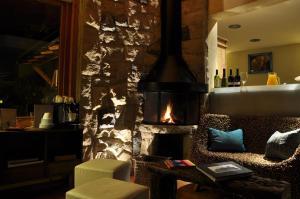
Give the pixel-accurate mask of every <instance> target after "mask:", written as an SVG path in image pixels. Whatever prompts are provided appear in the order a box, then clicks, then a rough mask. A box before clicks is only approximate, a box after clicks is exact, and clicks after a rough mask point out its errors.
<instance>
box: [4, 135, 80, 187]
mask: <svg viewBox="0 0 300 199" xmlns="http://www.w3.org/2000/svg"><path fill="white" fill-rule="evenodd" d="M81 161H82V130H79V129H78V130H73V129H50V130H42V129H40V130H32V131H31V130H26V131H0V176H1V177H0V192H1V191H3V190H6V189H13V188H18V187H22V186H26V185H27V184H30V185H31V184H34V183H39V182H48V181H51V180H49V179H52V180H53V179H56V178H57V179H61V178H64V179H67V180H68V179H73V178H72V177H73V173H74V172H73V171H74V167H75V166H76V165H77V164H79V163H80V162H81ZM69 186H72V180H71V181H69Z"/></svg>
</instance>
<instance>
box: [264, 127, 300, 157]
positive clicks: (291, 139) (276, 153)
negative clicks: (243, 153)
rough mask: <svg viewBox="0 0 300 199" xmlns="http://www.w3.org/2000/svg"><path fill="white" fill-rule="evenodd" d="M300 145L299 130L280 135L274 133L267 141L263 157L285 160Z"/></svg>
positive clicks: (277, 132)
mask: <svg viewBox="0 0 300 199" xmlns="http://www.w3.org/2000/svg"><path fill="white" fill-rule="evenodd" d="M299 144H300V129H296V130H293V131H289V132H285V133H280V132H279V131H276V132H275V133H273V135H271V137H270V138H269V140H268V141H267V145H266V151H265V157H266V158H275V159H282V160H284V159H287V158H289V157H291V156H292V155H293V154H294V152H295V150H296V148H297V147H298V145H299Z"/></svg>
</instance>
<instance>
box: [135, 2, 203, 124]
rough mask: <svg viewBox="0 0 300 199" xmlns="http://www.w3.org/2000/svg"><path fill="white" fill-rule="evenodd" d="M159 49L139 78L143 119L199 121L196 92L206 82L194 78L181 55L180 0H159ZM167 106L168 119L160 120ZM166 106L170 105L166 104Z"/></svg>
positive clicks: (177, 122) (201, 90)
mask: <svg viewBox="0 0 300 199" xmlns="http://www.w3.org/2000/svg"><path fill="white" fill-rule="evenodd" d="M160 6H161V51H160V56H159V58H158V60H157V62H156V63H155V65H154V66H153V68H152V69H151V71H150V72H149V73H148V74H147V75H146V76H143V77H142V78H141V80H140V81H139V83H138V90H139V91H141V92H143V93H144V107H143V108H144V110H143V112H144V121H143V122H144V123H148V124H172V125H174V124H175V125H190V124H197V123H198V121H199V111H200V110H199V109H200V107H199V104H200V101H199V94H200V93H206V92H207V90H208V89H207V85H206V84H201V83H198V82H197V79H196V78H195V76H194V75H193V74H192V72H191V71H190V70H189V68H188V66H187V64H186V62H185V61H184V59H183V57H182V50H181V0H161V1H160ZM168 105H169V106H171V109H172V114H171V115H173V119H172V122H169V121H163V120H162V116H163V115H164V112H165V110H166V109H167V106H168ZM169 108H170V107H169Z"/></svg>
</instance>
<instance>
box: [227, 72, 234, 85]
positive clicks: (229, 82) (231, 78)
mask: <svg viewBox="0 0 300 199" xmlns="http://www.w3.org/2000/svg"><path fill="white" fill-rule="evenodd" d="M233 86H234V77H233V75H232V69H229V76H228V87H233Z"/></svg>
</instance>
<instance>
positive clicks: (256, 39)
mask: <svg viewBox="0 0 300 199" xmlns="http://www.w3.org/2000/svg"><path fill="white" fill-rule="evenodd" d="M249 41H250V42H260V39H258V38H254V39H250V40H249Z"/></svg>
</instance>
